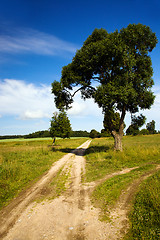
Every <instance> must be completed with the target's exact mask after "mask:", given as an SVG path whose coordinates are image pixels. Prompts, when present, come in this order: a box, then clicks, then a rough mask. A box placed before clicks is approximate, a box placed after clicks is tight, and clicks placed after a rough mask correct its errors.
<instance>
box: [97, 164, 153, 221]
mask: <svg viewBox="0 0 160 240" xmlns="http://www.w3.org/2000/svg"><path fill="white" fill-rule="evenodd" d="M153 168H154V166H153V165H146V166H143V167H140V168H138V169H134V170H132V171H131V172H129V173H127V174H124V175H117V176H114V177H112V178H110V179H108V180H106V181H105V182H104V183H102V184H101V185H99V186H98V187H97V188H96V189H95V191H94V192H93V194H92V202H93V204H94V205H95V206H96V207H100V208H101V210H102V219H103V220H105V219H107V220H108V214H109V209H110V208H111V207H113V206H114V204H115V203H116V201H117V200H118V198H119V197H120V195H121V193H122V190H123V191H124V190H126V189H127V187H128V186H129V185H130V184H131V183H132V182H133V181H134V180H135V179H137V178H139V177H140V176H141V175H143V174H144V173H146V172H148V171H150V170H151V169H153Z"/></svg>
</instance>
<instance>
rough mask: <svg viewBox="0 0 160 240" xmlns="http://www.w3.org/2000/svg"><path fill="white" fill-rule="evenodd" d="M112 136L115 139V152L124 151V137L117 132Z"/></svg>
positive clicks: (113, 132)
mask: <svg viewBox="0 0 160 240" xmlns="http://www.w3.org/2000/svg"><path fill="white" fill-rule="evenodd" d="M112 136H113V138H114V150H115V151H123V148H122V137H123V135H121V134H119V133H117V132H116V131H112Z"/></svg>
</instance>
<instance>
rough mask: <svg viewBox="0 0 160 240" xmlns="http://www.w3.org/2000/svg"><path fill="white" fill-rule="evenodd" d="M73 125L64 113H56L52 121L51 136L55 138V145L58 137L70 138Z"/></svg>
mask: <svg viewBox="0 0 160 240" xmlns="http://www.w3.org/2000/svg"><path fill="white" fill-rule="evenodd" d="M71 130H72V129H71V124H70V121H69V119H68V117H67V114H66V113H65V112H64V111H61V112H60V113H57V112H55V113H54V114H53V117H52V120H51V127H50V135H51V137H52V138H53V145H54V143H55V140H56V137H61V138H69V137H70V134H71Z"/></svg>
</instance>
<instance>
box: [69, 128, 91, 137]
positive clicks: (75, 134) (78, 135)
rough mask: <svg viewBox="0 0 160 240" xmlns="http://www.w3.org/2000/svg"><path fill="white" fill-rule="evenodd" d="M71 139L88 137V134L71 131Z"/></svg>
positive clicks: (80, 131)
mask: <svg viewBox="0 0 160 240" xmlns="http://www.w3.org/2000/svg"><path fill="white" fill-rule="evenodd" d="M71 137H89V132H87V131H82V130H79V131H72V132H71Z"/></svg>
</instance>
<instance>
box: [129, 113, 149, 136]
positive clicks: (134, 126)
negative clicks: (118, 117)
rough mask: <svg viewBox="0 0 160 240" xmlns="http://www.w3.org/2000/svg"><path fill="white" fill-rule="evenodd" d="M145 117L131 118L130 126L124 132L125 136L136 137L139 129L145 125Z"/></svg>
mask: <svg viewBox="0 0 160 240" xmlns="http://www.w3.org/2000/svg"><path fill="white" fill-rule="evenodd" d="M145 121H146V117H145V116H143V115H142V114H140V116H138V117H136V116H134V115H133V116H132V121H131V125H130V126H129V127H128V129H127V130H126V134H127V135H137V134H139V132H140V131H139V128H140V127H142V126H143V125H144V124H145Z"/></svg>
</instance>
